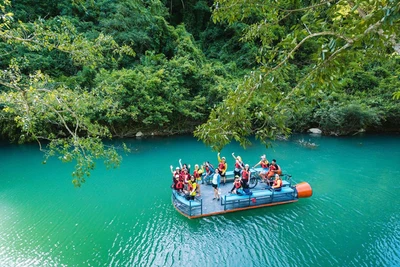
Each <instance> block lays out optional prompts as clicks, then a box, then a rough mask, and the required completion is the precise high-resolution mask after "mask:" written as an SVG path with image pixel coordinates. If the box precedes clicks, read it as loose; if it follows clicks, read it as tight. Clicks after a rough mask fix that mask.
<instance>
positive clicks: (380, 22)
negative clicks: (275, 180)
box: [195, 0, 400, 150]
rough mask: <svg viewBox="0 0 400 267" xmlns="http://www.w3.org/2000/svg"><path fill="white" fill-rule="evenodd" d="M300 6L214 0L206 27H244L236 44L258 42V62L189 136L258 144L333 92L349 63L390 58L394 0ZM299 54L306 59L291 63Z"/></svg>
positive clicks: (397, 15)
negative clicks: (253, 139)
mask: <svg viewBox="0 0 400 267" xmlns="http://www.w3.org/2000/svg"><path fill="white" fill-rule="evenodd" d="M301 3H302V2H299V1H292V0H289V1H278V2H277V1H264V0H254V1H246V0H239V1H238V0H220V1H216V2H215V4H214V7H213V20H214V22H227V23H229V24H234V23H238V22H242V23H243V22H245V23H247V24H248V26H247V28H246V29H245V30H244V32H243V36H242V41H244V42H252V43H256V44H258V45H259V53H258V56H257V58H256V60H257V62H258V64H259V65H258V67H257V69H255V70H254V71H253V72H252V73H251V74H250V75H248V76H247V77H245V78H244V81H243V83H242V84H240V85H239V86H238V87H237V89H236V90H234V91H232V92H230V93H229V94H228V96H227V97H226V98H225V99H224V101H223V102H222V103H221V104H220V105H219V106H218V107H217V108H215V109H214V110H213V111H212V112H211V114H210V117H209V120H208V122H207V123H205V124H203V125H201V126H199V127H198V128H197V129H196V132H195V136H197V137H198V138H199V139H201V140H203V141H204V142H205V143H206V144H209V145H212V146H213V148H214V149H216V150H220V149H221V148H222V147H223V146H224V145H226V144H228V143H229V142H230V140H232V139H234V140H237V141H239V142H240V143H241V144H242V145H246V144H248V143H249V141H248V139H247V136H249V135H253V134H255V136H256V137H258V138H260V139H261V140H262V141H266V140H268V139H270V138H274V137H275V136H276V135H277V134H288V133H290V129H289V128H288V127H287V122H288V121H289V119H290V117H289V116H290V114H292V112H291V111H292V110H296V109H298V108H300V107H301V105H302V104H304V103H306V102H315V101H316V100H314V99H313V98H314V96H316V95H317V94H318V92H319V91H320V90H329V89H332V88H335V87H337V84H338V81H339V80H340V75H342V74H343V73H346V72H350V71H352V66H357V65H358V64H361V63H362V62H363V61H365V60H366V59H369V60H371V59H376V60H381V61H382V60H387V59H389V58H391V57H398V55H399V49H398V48H399V45H398V44H399V40H398V36H400V25H399V24H400V23H399V22H400V3H399V2H398V1H394V0H376V1H369V2H367V1H340V0H339V1H336V0H326V1H310V2H307V3H309V5H307V6H301ZM304 50H306V51H309V55H308V56H306V57H303V58H302V61H298V58H299V57H300V56H301V55H302V52H303V51H304ZM350 63H353V64H350ZM294 70H295V72H296V75H295V76H293V75H292V74H293V71H294ZM293 77H294V78H293ZM290 79H291V80H290ZM288 82H289V84H288ZM395 96H397V95H395Z"/></svg>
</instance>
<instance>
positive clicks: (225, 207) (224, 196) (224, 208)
mask: <svg viewBox="0 0 400 267" xmlns="http://www.w3.org/2000/svg"><path fill="white" fill-rule="evenodd" d="M224 210H226V195H225V196H224Z"/></svg>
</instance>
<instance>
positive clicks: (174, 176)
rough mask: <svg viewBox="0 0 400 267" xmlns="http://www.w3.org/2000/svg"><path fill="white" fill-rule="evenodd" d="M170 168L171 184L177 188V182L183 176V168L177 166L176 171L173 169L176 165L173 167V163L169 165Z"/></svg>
mask: <svg viewBox="0 0 400 267" xmlns="http://www.w3.org/2000/svg"><path fill="white" fill-rule="evenodd" d="M169 168H170V169H171V173H172V185H171V187H172V188H175V189H176V184H177V183H178V181H179V178H180V176H181V170H180V169H179V167H176V169H175V171H174V170H173V168H174V167H172V165H171V166H169Z"/></svg>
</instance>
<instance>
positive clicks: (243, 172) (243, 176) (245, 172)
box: [242, 169, 250, 180]
mask: <svg viewBox="0 0 400 267" xmlns="http://www.w3.org/2000/svg"><path fill="white" fill-rule="evenodd" d="M249 176H250V172H249V171H246V169H244V170H243V171H242V178H243V179H244V180H248V179H249Z"/></svg>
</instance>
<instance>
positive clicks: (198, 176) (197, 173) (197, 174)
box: [193, 164, 204, 196]
mask: <svg viewBox="0 0 400 267" xmlns="http://www.w3.org/2000/svg"><path fill="white" fill-rule="evenodd" d="M203 172H204V168H203V165H201V169H200V168H199V164H196V165H194V171H193V176H194V178H195V179H196V185H197V193H198V196H201V191H200V181H201V176H202V175H203Z"/></svg>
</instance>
